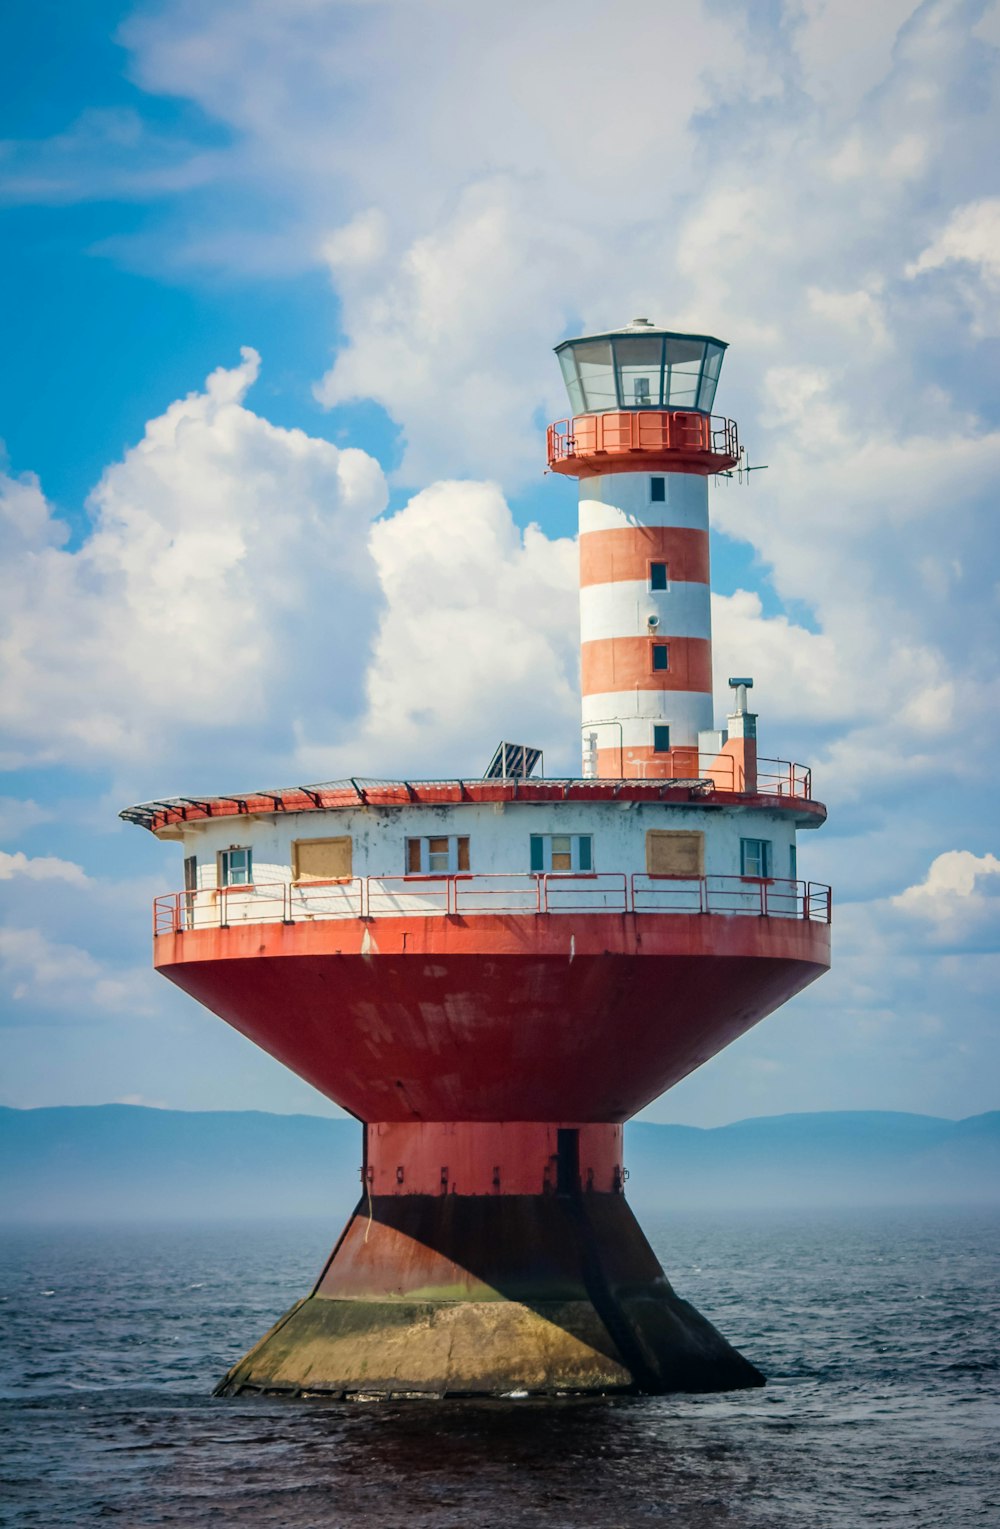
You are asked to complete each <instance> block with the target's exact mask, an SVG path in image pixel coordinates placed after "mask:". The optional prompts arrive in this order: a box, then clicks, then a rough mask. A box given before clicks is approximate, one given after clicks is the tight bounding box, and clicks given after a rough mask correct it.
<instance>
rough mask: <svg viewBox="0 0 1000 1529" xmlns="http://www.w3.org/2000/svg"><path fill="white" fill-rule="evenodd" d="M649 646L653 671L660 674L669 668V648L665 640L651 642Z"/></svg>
mask: <svg viewBox="0 0 1000 1529" xmlns="http://www.w3.org/2000/svg"><path fill="white" fill-rule="evenodd" d="M649 646H650V651H651V661H652V668H653V673H654V674H662V673H663V671H664V670H666V669H669V668H670V648H669V647H668V645H667V644H666V643H665V642H652V643H650V645H649Z"/></svg>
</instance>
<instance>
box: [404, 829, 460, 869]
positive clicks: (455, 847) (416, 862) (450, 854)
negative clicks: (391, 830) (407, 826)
mask: <svg viewBox="0 0 1000 1529" xmlns="http://www.w3.org/2000/svg"><path fill="white" fill-rule="evenodd" d="M468 869H469V840H468V837H467V836H466V835H465V834H459V835H455V834H434V835H431V836H429V837H428V838H426V839H407V841H406V874H407V876H455V875H457V873H458V872H459V871H467V870H468Z"/></svg>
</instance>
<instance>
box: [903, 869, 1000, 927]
mask: <svg viewBox="0 0 1000 1529" xmlns="http://www.w3.org/2000/svg"><path fill="white" fill-rule="evenodd" d="M892 906H893V907H894V908H896V909H898V910H899V911H900V912H901V913H904V914H906V915H907V916H908V917H909V918H912V919H916V920H919V921H921V922H922V923H924V924H925V925H929V926H930V927H931V928H932V930H933V933H934V937H935V940H936V943H938V944H944V945H947V946H950V947H959V948H967V949H968V948H980V949H992V950H996V949H998V948H1000V859H998V858H997V856H996V855H993V854H985V855H975V854H973V853H972V851H971V850H967V849H952V850H946V851H945V853H944V854H943V855H938V856H937V857H936V859H934V860H933V861H932V862H931V865H930V867H929V869H928V871H927V875H926V877H925V878H924V880H923V881H921V882H918V883H916V884H915V885H914V886H911V887H907V888H906V889H905V891H903V892H900V893H899V894H898V896H896V897H894V898H893V899H892Z"/></svg>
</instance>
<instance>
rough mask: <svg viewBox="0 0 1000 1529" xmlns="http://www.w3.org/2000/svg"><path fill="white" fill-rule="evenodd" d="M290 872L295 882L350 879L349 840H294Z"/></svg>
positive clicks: (344, 838) (346, 838)
mask: <svg viewBox="0 0 1000 1529" xmlns="http://www.w3.org/2000/svg"><path fill="white" fill-rule="evenodd" d="M292 870H293V874H294V877H295V880H296V881H348V880H350V877H351V840H350V838H349V837H347V836H346V835H345V836H344V837H343V838H339V839H296V841H295V843H294V844H293V845H292Z"/></svg>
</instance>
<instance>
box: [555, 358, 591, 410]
mask: <svg viewBox="0 0 1000 1529" xmlns="http://www.w3.org/2000/svg"><path fill="white" fill-rule="evenodd" d="M559 365H560V366H561V367H562V374H563V381H564V382H565V384H566V391H567V393H568V394H569V405H570V408H571V409H572V410H573V413H574V414H582V413H583V411H584V409H585V408H586V404H585V403H584V401H583V388H582V387H581V386H580V379H579V377H578V376H577V373H576V360H575V358H574V356H573V349H572V346H567V348H566V349H565V350H561V351H560V352H559Z"/></svg>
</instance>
